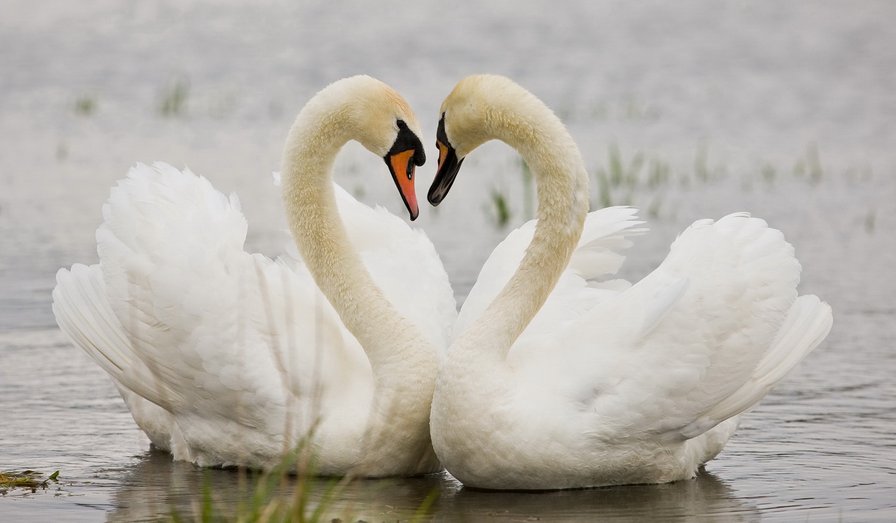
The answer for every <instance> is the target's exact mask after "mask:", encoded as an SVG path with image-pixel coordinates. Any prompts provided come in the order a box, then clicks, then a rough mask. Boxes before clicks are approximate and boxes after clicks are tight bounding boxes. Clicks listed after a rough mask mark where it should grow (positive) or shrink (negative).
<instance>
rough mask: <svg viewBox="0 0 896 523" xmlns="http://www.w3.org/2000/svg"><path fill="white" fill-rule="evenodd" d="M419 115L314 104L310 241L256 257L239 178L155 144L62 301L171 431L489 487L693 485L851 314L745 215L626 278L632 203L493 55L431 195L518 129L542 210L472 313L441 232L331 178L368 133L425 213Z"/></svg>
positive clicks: (446, 125)
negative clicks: (602, 190) (497, 70)
mask: <svg viewBox="0 0 896 523" xmlns="http://www.w3.org/2000/svg"><path fill="white" fill-rule="evenodd" d="M420 134H421V133H420V129H419V126H418V124H417V121H416V118H415V117H414V115H413V113H412V111H411V110H410V108H409V107H408V105H407V104H406V103H405V102H404V100H403V99H402V98H401V97H400V96H399V95H398V94H397V93H396V92H395V91H394V90H392V89H391V88H389V87H388V86H386V85H385V84H383V83H381V82H379V81H377V80H374V79H372V78H369V77H366V76H358V77H352V78H348V79H345V80H340V81H338V82H336V83H334V84H331V85H330V86H328V87H327V88H325V89H324V90H322V91H321V92H320V93H318V94H317V95H316V96H315V97H313V98H312V99H311V101H309V102H308V104H307V105H306V106H305V108H303V109H302V111H301V112H300V113H299V115H298V117H297V119H296V121H295V123H294V125H293V127H292V129H291V130H290V133H289V137H288V139H287V143H286V147H285V152H284V158H283V182H282V184H283V195H284V202H285V205H286V208H287V212H288V215H289V223H290V228H291V230H292V233H293V236H294V239H295V242H296V244H297V246H298V248H299V253H300V256H299V258H297V259H293V258H281V259H278V260H276V261H275V260H270V259H268V258H266V257H264V256H261V255H258V254H248V253H246V252H245V251H244V250H243V247H242V246H243V242H244V240H245V233H246V223H245V220H244V218H243V216H242V214H241V213H240V211H239V205H238V202H237V201H236V198H235V197H233V196H231V197H230V198H227V197H225V196H223V195H221V194H220V193H218V192H216V191H215V190H214V189H213V188H212V187H211V185H210V184H209V182H208V181H207V180H206V179H204V178H201V177H196V176H195V175H193V174H192V173H189V172H183V173H182V172H180V171H177V170H176V169H173V168H171V167H169V166H166V165H155V166H153V167H146V166H137V167H135V168H134V169H132V170H131V172H130V174H129V176H128V178H126V179H125V180H123V181H121V182H120V183H119V184H118V185H117V186H116V187H115V188H113V190H112V195H111V197H110V199H109V201H108V203H107V204H106V206H105V207H104V209H103V216H104V222H103V224H102V225H101V226H100V228H99V230H98V231H97V243H98V252H99V256H100V263H99V264H98V265H93V266H90V267H87V266H83V265H75V266H73V267H72V269H71V270H70V271H68V270H65V269H62V270H60V271H59V273H58V274H57V281H58V284H57V286H56V288H55V290H54V292H53V299H54V304H53V308H54V312H55V314H56V318H57V321H58V323H59V325H60V327H61V328H62V329H63V330H64V331H65V332H66V333H67V334H68V335H69V336H70V337H71V339H72V340H73V341H74V343H75V344H76V345H78V346H80V347H81V348H82V349H83V350H85V351H86V352H87V353H88V354H89V355H90V356H91V357H92V358H93V359H94V360H95V361H97V363H98V364H99V365H100V366H101V367H102V368H103V369H104V370H106V371H107V372H108V373H109V374H110V375H111V376H112V377H113V380H114V381H115V383H116V385H117V386H118V389H119V390H120V392H121V394H122V396H123V398H124V400H125V402H126V403H127V404H128V407H129V408H130V409H131V412H132V414H133V415H134V419H135V421H136V422H137V424H138V425H139V426H140V427H141V428H142V429H143V430H144V431H145V432H146V433H147V435H148V436H149V437H150V439H151V441H152V442H153V443H154V444H155V445H156V446H158V447H161V448H164V449H168V450H170V451H171V453H172V454H173V456H174V458H175V459H180V460H189V461H193V462H195V463H198V464H200V465H231V464H239V465H246V466H251V467H270V466H272V465H273V464H275V463H276V462H277V461H278V460H279V459H280V458H281V456H282V454H283V452H284V450H285V449H288V448H290V447H291V446H293V445H295V444H296V443H297V442H298V441H299V440H300V439H301V438H302V437H304V436H306V435H310V436H309V437H310V442H309V445H310V446H311V449H312V451H313V452H314V455H315V458H316V467H317V468H316V470H317V472H319V473H320V474H326V475H342V474H357V475H364V476H370V477H379V476H389V475H413V474H420V473H427V472H432V471H436V470H439V469H440V468H441V466H444V467H445V468H447V470H448V471H449V472H451V473H452V474H453V475H454V476H456V477H457V478H458V479H459V480H460V481H462V482H463V483H464V484H466V485H469V486H473V487H480V488H490V489H554V488H572V487H590V486H599V485H611V484H624V483H659V482H667V481H674V480H678V479H684V478H689V477H692V476H693V475H694V474H695V471H696V469H697V467H698V466H700V465H701V464H702V463H705V462H706V461H707V460H709V459H712V458H713V457H714V456H715V455H716V454H717V453H718V452H719V451H720V450H721V449H722V447H723V446H724V444H725V442H726V441H727V440H728V438H729V437H730V436H731V434H732V433H733V432H734V429H735V428H736V425H737V419H738V415H739V414H740V413H742V412H743V411H745V410H747V409H749V408H750V407H752V406H753V405H755V404H756V403H757V402H758V401H759V400H760V399H761V398H762V397H763V396H764V395H765V394H766V393H767V392H768V390H769V389H770V388H771V387H772V386H773V385H774V384H775V383H776V382H777V381H778V380H780V379H781V378H782V377H783V376H784V375H785V374H786V373H787V371H789V370H790V369H791V368H792V367H793V366H794V365H795V364H796V363H797V362H799V361H800V360H801V359H802V358H803V357H804V356H805V355H806V354H807V353H808V352H809V351H811V350H812V349H813V348H814V347H816V346H817V345H818V344H819V343H820V342H821V341H822V340H823V339H824V337H825V336H826V335H827V333H828V331H829V329H830V327H831V321H832V319H831V311H830V308H829V307H828V306H827V304H825V303H823V302H821V301H820V300H819V299H818V298H816V297H815V296H797V292H796V285H797V283H798V280H799V272H800V266H799V263H798V262H797V261H796V259H795V258H794V256H793V249H792V247H791V246H790V245H789V244H788V243H786V242H785V241H784V238H783V236H782V235H781V233H780V232H778V231H776V230H774V229H770V228H768V226H767V225H766V224H765V222H763V221H762V220H759V219H756V218H751V217H749V216H748V215H745V214H734V215H730V216H726V217H724V218H722V219H721V220H718V221H716V222H713V221H710V220H701V221H698V222H696V223H695V224H693V225H692V226H691V227H689V228H688V229H687V230H685V231H684V232H683V233H682V234H681V236H680V237H679V238H678V239H677V240H676V241H675V243H674V244H673V245H672V248H671V251H670V253H669V256H668V257H667V258H666V260H665V261H664V262H663V263H662V264H661V265H660V266H659V268H657V269H656V270H655V271H654V272H653V273H651V274H650V275H648V276H647V277H646V278H644V279H643V280H641V281H640V282H637V283H636V284H634V285H630V284H628V283H627V282H625V281H622V280H619V279H615V278H614V277H613V275H614V274H615V273H616V271H617V270H618V269H619V267H620V265H621V264H622V262H623V259H624V257H623V251H624V250H625V248H626V247H627V246H628V245H629V243H630V237H632V236H635V235H637V234H640V233H642V232H643V229H642V228H641V227H640V225H641V222H639V221H638V220H637V217H636V216H635V211H634V210H632V209H628V208H608V209H602V210H599V211H595V212H592V213H588V199H587V194H588V190H587V177H586V173H585V169H584V166H583V161H582V159H581V155H580V153H579V151H578V148H577V147H576V145H575V143H574V142H573V141H572V139H571V137H570V136H569V134H568V133H567V131H566V130H565V128H564V126H563V125H562V123H561V122H560V121H559V119H557V118H556V116H554V114H553V113H552V112H551V111H550V110H549V109H548V108H547V107H546V106H544V104H543V103H541V102H540V101H539V100H538V99H537V98H535V97H534V96H533V95H532V94H530V93H528V92H527V91H525V90H524V89H523V88H521V87H520V86H518V85H516V84H515V83H513V82H512V81H510V80H508V79H506V78H503V77H499V76H490V75H481V76H473V77H469V78H467V79H464V80H462V81H461V82H460V83H459V84H458V85H457V86H456V87H455V89H454V90H453V91H452V93H451V94H450V95H449V96H448V98H447V99H446V100H445V102H444V103H443V105H442V108H441V120H440V122H439V128H438V131H437V147H438V149H439V167H438V171H437V174H436V179H435V181H434V183H433V185H432V187H431V189H430V191H429V195H428V196H429V201H430V203H432V204H435V205H437V204H439V203H440V202H441V201H442V199H443V198H444V197H445V196H446V194H447V193H448V190H449V189H450V187H451V184H452V183H453V181H454V178H455V176H456V175H457V173H458V171H459V169H460V167H461V164H462V162H463V159H464V158H465V157H466V156H467V155H468V154H470V153H471V152H472V151H473V150H474V149H475V148H476V147H478V146H479V145H481V144H482V143H484V142H486V141H489V140H492V139H498V140H502V141H504V142H506V143H508V144H509V145H511V146H512V147H514V148H516V149H517V150H518V151H519V152H520V153H521V154H522V155H523V158H524V159H525V160H526V162H527V163H528V165H529V166H530V168H531V169H532V172H533V173H535V177H536V181H537V184H538V202H539V206H538V220H537V221H533V222H530V223H527V224H525V225H523V226H522V227H521V228H520V229H517V230H516V231H514V232H512V233H511V234H510V235H509V236H508V237H507V239H506V240H504V242H502V243H501V244H500V245H499V246H498V247H497V248H496V249H495V251H494V252H493V253H492V255H491V257H490V258H489V259H488V261H487V262H486V263H485V265H484V267H483V269H482V272H481V273H480V277H479V279H478V281H477V283H476V285H475V286H474V288H473V289H472V291H471V292H470V295H469V297H468V299H467V300H466V302H465V303H464V306H463V307H462V309H461V311H460V314H459V315H457V314H456V312H455V304H454V299H453V295H452V292H451V288H450V285H449V283H448V278H447V276H446V274H445V271H444V269H443V267H442V265H441V262H440V261H439V259H438V256H437V254H436V252H435V250H434V248H433V246H432V244H431V243H430V242H429V241H428V239H426V237H425V236H424V235H423V234H421V233H419V232H416V231H413V230H411V229H410V228H409V227H408V226H407V225H406V224H405V223H404V222H402V221H401V220H399V219H398V218H397V217H394V216H392V215H390V214H388V213H387V212H385V211H384V210H382V209H378V210H373V209H370V208H368V207H366V206H364V205H362V204H360V203H358V202H357V201H355V200H354V199H353V198H351V197H350V196H349V195H348V194H346V193H345V192H344V191H342V190H341V189H340V188H339V187H338V186H336V185H335V184H333V182H332V179H331V174H330V169H331V166H332V164H333V161H334V158H335V156H336V154H337V153H338V151H339V149H340V148H341V147H342V146H343V145H344V144H345V143H346V142H347V141H349V140H357V141H358V142H360V143H361V144H362V145H364V146H365V147H366V148H367V149H368V150H370V151H371V152H372V153H374V154H376V155H377V156H380V157H383V158H384V160H385V162H386V164H387V166H388V170H389V172H390V173H391V176H392V178H393V181H394V183H395V184H396V187H397V188H398V190H399V192H400V194H401V195H402V198H403V200H404V202H405V204H406V206H407V208H408V211H409V213H410V215H411V219H414V218H415V217H416V215H417V213H418V205H417V200H416V196H415V193H414V174H415V170H414V168H415V166H418V165H421V164H422V163H423V161H424V152H423V148H422V145H421V143H420V140H419V136H420ZM452 336H453V339H452ZM449 345H450V346H449ZM446 351H447V352H446Z"/></svg>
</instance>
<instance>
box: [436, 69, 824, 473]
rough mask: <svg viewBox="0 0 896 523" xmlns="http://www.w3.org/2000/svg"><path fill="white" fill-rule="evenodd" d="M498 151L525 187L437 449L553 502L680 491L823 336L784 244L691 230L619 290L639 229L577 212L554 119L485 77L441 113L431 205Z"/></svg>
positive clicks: (447, 461) (445, 369) (718, 224)
mask: <svg viewBox="0 0 896 523" xmlns="http://www.w3.org/2000/svg"><path fill="white" fill-rule="evenodd" d="M491 139H499V140H503V141H505V142H507V143H509V144H510V145H512V146H513V147H515V148H516V149H517V150H518V151H519V152H520V153H521V154H522V156H523V158H524V160H525V161H526V162H527V163H528V164H529V166H530V168H531V170H532V172H533V173H534V175H535V179H536V183H537V184H538V202H539V207H538V219H537V221H533V222H530V223H528V224H526V225H524V226H523V227H521V228H520V229H518V230H517V231H514V232H513V233H511V234H510V235H509V236H508V238H507V239H506V240H505V241H504V242H503V243H502V244H500V245H499V246H498V247H497V248H496V249H495V251H494V252H493V253H492V255H491V257H490V258H489V259H488V261H487V262H486V264H485V265H484V267H483V269H482V272H481V274H480V276H479V279H478V281H477V282H476V285H475V286H474V287H473V289H472V291H471V293H470V296H469V298H468V300H467V301H466V302H465V304H464V306H463V308H462V310H461V312H460V316H459V318H458V324H457V325H456V327H455V333H457V337H456V338H455V339H454V340H453V341H452V344H451V346H450V348H449V351H448V355H447V357H446V360H445V362H444V363H443V364H442V366H441V367H440V369H439V374H438V377H437V380H436V388H435V394H434V397H433V406H432V414H431V420H430V425H431V431H432V437H433V445H434V448H435V451H436V454H437V455H438V456H439V459H440V460H441V461H442V464H443V465H444V466H445V467H446V469H447V470H448V471H449V472H451V474H453V475H454V476H455V477H457V478H458V479H459V480H460V481H461V482H463V483H464V484H465V485H468V486H472V487H478V488H486V489H561V488H577V487H593V486H603V485H616V484H634V483H663V482H669V481H675V480H681V479H686V478H691V477H693V476H694V475H695V473H696V470H697V468H698V467H699V466H700V465H701V464H703V463H705V462H706V461H708V460H710V459H712V458H713V457H715V456H716V455H717V454H718V453H719V452H720V451H721V450H722V448H723V446H724V445H725V443H726V442H727V440H728V439H729V437H730V436H731V435H732V434H733V433H734V430H735V429H736V427H737V423H738V416H739V415H740V414H741V413H742V412H744V411H746V410H747V409H749V408H751V407H752V406H754V405H755V404H756V403H757V402H758V401H759V400H760V399H761V398H762V397H763V396H764V395H765V394H766V393H767V392H768V391H769V390H770V389H771V387H772V386H774V384H775V383H777V382H778V381H779V380H780V379H781V378H782V377H783V376H784V375H785V374H786V373H787V372H788V371H789V370H790V369H791V368H793V366H794V365H796V363H798V362H799V361H800V360H801V359H802V358H803V357H804V356H805V355H806V354H807V353H808V352H810V351H811V350H812V349H813V348H815V347H816V346H817V345H818V344H819V343H820V342H821V341H822V340H823V339H824V338H825V336H826V335H827V333H828V332H829V330H830V328H831V323H832V315H831V310H830V307H829V306H828V305H827V304H826V303H823V302H821V301H820V300H819V299H818V298H817V297H815V296H798V294H797V290H796V286H797V283H798V282H799V274H800V265H799V263H798V262H797V260H796V258H795V257H794V254H793V248H792V247H791V245H790V244H788V243H787V242H786V241H785V240H784V237H783V235H782V234H781V233H780V232H779V231H777V230H775V229H772V228H769V227H768V225H767V224H766V223H765V222H764V221H763V220H761V219H758V218H753V217H751V216H749V215H748V214H745V213H737V214H731V215H729V216H725V217H723V218H721V219H719V220H718V221H712V220H700V221H697V222H695V223H694V224H693V225H691V226H690V227H689V228H687V229H686V230H685V231H684V232H683V233H682V234H681V235H680V236H679V238H678V239H677V240H676V241H675V242H674V243H673V244H672V246H671V249H670V252H669V254H668V256H667V257H666V259H665V260H664V261H663V262H662V264H661V265H660V266H659V267H658V268H657V269H656V270H654V271H653V272H652V273H650V274H649V275H648V276H646V277H645V278H644V279H642V280H641V281H639V282H636V283H635V284H633V285H632V284H629V283H628V282H626V281H623V280H620V279H616V278H615V277H614V275H615V273H616V272H617V270H618V269H619V267H620V265H621V264H622V262H623V260H624V254H623V251H624V249H625V248H626V247H628V245H629V244H630V239H631V238H632V237H634V236H637V235H639V234H642V233H643V232H645V229H644V228H643V227H642V226H641V222H639V221H638V220H637V217H636V215H635V211H634V210H633V209H629V208H618V207H617V208H607V209H601V210H598V211H595V212H591V213H587V200H586V195H587V177H586V174H585V169H584V166H583V162H582V160H581V156H580V154H579V152H578V150H577V148H576V146H575V144H574V143H573V142H572V139H571V137H570V136H569V134H568V133H567V132H566V131H565V129H564V127H563V125H562V124H561V123H560V121H559V119H557V118H556V117H555V116H554V115H553V113H552V112H551V111H550V110H549V109H548V108H547V107H545V106H544V104H542V103H541V102H540V101H539V100H538V99H537V98H535V97H534V96H533V95H531V94H530V93H528V92H527V91H525V90H524V89H523V88H521V87H519V86H518V85H516V84H514V83H513V82H512V81H510V80H508V79H506V78H503V77H498V76H473V77H469V78H467V79H464V80H462V81H461V82H460V83H459V84H458V85H457V86H456V87H455V89H454V91H453V92H452V93H451V94H450V95H449V96H448V98H447V99H446V101H445V102H444V104H443V105H442V120H441V122H440V128H439V132H438V142H437V144H438V147H439V149H440V160H439V163H440V167H439V172H438V173H437V176H436V180H435V182H434V184H433V186H432V188H431V189H430V193H429V197H430V201H431V202H432V203H434V204H438V203H439V202H440V201H441V199H442V198H444V196H445V194H446V193H447V190H448V188H450V185H451V183H452V182H453V178H454V176H455V175H456V173H457V170H458V169H459V167H460V164H461V163H462V161H463V158H464V157H465V156H466V155H467V154H468V153H469V152H470V151H472V150H473V149H475V148H476V147H477V146H478V145H480V144H481V143H483V142H485V141H488V140H491Z"/></svg>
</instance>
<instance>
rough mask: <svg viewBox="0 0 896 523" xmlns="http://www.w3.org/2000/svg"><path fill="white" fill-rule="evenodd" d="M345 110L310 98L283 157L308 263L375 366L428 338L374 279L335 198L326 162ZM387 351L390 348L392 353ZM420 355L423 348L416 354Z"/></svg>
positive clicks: (345, 137) (288, 197) (345, 124)
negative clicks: (400, 310) (312, 102)
mask: <svg viewBox="0 0 896 523" xmlns="http://www.w3.org/2000/svg"><path fill="white" fill-rule="evenodd" d="M347 114H348V111H342V110H340V109H339V108H338V107H337V108H333V107H330V108H327V107H315V106H314V105H313V104H311V103H309V105H308V106H306V107H305V109H303V110H302V112H301V113H300V114H299V116H298V117H297V119H296V122H295V124H294V125H293V127H292V129H291V130H290V133H289V136H288V138H287V143H286V146H285V148H284V157H283V164H282V173H283V175H282V179H283V198H284V206H285V209H286V214H287V219H288V222H289V227H290V230H291V232H292V235H293V238H294V239H295V242H296V246H297V247H298V249H299V252H300V253H301V255H302V259H303V260H304V261H305V264H306V266H307V267H308V270H309V271H310V273H311V275H312V276H313V277H314V280H315V282H316V283H317V285H318V287H319V288H320V290H321V292H322V293H323V294H324V296H326V298H327V300H328V301H329V302H330V304H331V305H332V306H333V308H334V309H335V310H336V312H337V313H338V314H339V317H340V318H341V319H342V321H343V323H344V324H345V326H346V328H347V329H348V330H349V332H351V333H352V334H353V335H354V336H355V338H357V340H358V341H359V342H360V344H361V346H362V347H363V348H364V350H365V351H366V352H367V355H368V358H369V360H370V363H371V365H372V366H373V367H374V368H376V367H378V366H382V365H383V364H384V363H386V362H389V361H393V362H394V361H395V360H401V359H402V358H395V357H394V356H395V354H394V353H395V352H397V351H399V350H400V349H401V348H402V347H407V348H408V349H417V350H416V351H414V352H419V353H423V354H425V352H426V351H425V349H426V348H427V344H426V343H423V342H422V339H421V336H419V335H418V334H417V331H416V329H415V328H414V327H413V326H412V325H410V324H409V322H408V321H407V320H406V319H404V318H403V317H402V316H401V315H400V314H399V313H398V311H397V310H396V309H395V308H394V307H393V306H392V304H391V303H390V302H389V301H388V300H387V299H386V297H385V296H384V295H383V293H382V291H381V290H380V288H379V287H378V286H377V285H376V284H375V283H374V281H373V279H372V278H371V276H370V273H369V272H368V271H367V269H366V268H365V267H364V265H363V263H362V261H361V258H360V256H359V255H358V253H357V252H356V251H355V249H354V247H353V246H352V245H351V243H350V241H349V239H348V234H347V232H346V230H345V227H344V225H343V223H342V219H341V218H340V215H339V211H338V208H337V205H336V198H335V194H334V186H333V180H332V166H333V163H334V161H335V158H336V155H337V153H338V152H339V150H340V149H341V148H342V147H343V146H344V145H345V144H346V143H347V142H348V141H349V140H350V139H352V135H353V132H352V131H353V129H352V127H353V124H352V122H351V119H350V118H349V117H348V116H347ZM390 353H392V354H390ZM421 355H422V354H421Z"/></svg>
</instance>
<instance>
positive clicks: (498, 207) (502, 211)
mask: <svg viewBox="0 0 896 523" xmlns="http://www.w3.org/2000/svg"><path fill="white" fill-rule="evenodd" d="M492 206H493V207H494V210H495V222H496V223H497V224H498V226H499V227H504V226H505V225H507V222H509V221H510V207H509V206H508V205H507V199H506V198H504V195H503V194H501V193H500V192H499V191H497V190H492Z"/></svg>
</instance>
